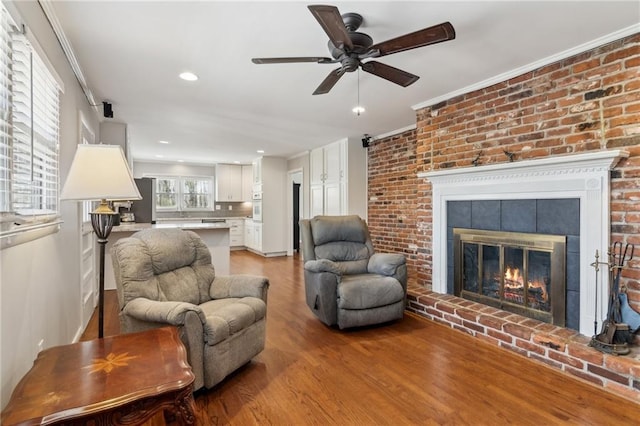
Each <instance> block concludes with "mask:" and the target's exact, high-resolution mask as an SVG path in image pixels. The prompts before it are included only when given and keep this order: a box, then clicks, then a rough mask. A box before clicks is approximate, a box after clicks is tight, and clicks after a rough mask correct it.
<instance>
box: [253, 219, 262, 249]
mask: <svg viewBox="0 0 640 426" xmlns="http://www.w3.org/2000/svg"><path fill="white" fill-rule="evenodd" d="M253 248H254V249H255V250H256V251H258V252H264V250H263V248H262V223H254V224H253Z"/></svg>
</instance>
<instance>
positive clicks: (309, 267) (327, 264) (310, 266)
mask: <svg viewBox="0 0 640 426" xmlns="http://www.w3.org/2000/svg"><path fill="white" fill-rule="evenodd" d="M304 269H305V271H308V272H316V273H317V272H331V273H332V274H336V275H342V270H341V269H340V266H339V265H338V264H337V263H336V262H333V261H331V260H328V259H318V260H308V261H306V262H305V263H304Z"/></svg>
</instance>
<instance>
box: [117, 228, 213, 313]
mask: <svg viewBox="0 0 640 426" xmlns="http://www.w3.org/2000/svg"><path fill="white" fill-rule="evenodd" d="M111 257H112V261H113V270H114V274H115V278H116V285H117V290H118V300H119V302H120V308H121V309H122V308H123V307H124V305H126V304H127V303H128V302H129V301H130V300H133V299H135V298H137V297H144V298H147V299H151V300H159V301H176V302H187V303H192V304H195V305H199V304H200V303H204V302H206V301H208V300H210V299H211V297H210V296H209V288H210V287H211V282H212V281H213V279H214V277H215V270H214V268H213V265H212V264H211V254H210V253H209V249H208V248H207V246H206V245H205V244H204V242H203V241H202V239H201V238H200V237H199V236H198V234H196V233H195V232H193V231H183V230H181V229H147V230H144V231H139V232H136V233H135V234H133V235H132V236H131V237H128V238H122V239H120V240H118V241H117V242H116V243H115V244H114V245H113V247H112V248H111Z"/></svg>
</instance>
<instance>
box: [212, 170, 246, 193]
mask: <svg viewBox="0 0 640 426" xmlns="http://www.w3.org/2000/svg"><path fill="white" fill-rule="evenodd" d="M216 201H222V202H237V201H243V194H242V166H240V165H235V164H217V165H216Z"/></svg>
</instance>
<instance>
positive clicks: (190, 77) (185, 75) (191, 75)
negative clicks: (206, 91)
mask: <svg viewBox="0 0 640 426" xmlns="http://www.w3.org/2000/svg"><path fill="white" fill-rule="evenodd" d="M180 78H181V79H183V80H186V81H196V80H197V79H198V76H197V75H195V74H194V73H192V72H188V71H187V72H183V73H181V74H180Z"/></svg>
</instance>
